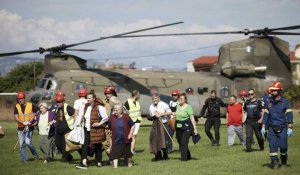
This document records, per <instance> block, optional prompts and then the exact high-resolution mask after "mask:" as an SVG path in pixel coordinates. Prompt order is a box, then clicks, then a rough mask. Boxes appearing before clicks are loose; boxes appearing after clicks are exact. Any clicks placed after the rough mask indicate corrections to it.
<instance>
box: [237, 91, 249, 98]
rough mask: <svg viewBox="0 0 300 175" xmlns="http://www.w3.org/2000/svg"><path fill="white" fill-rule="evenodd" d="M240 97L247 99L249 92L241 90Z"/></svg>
mask: <svg viewBox="0 0 300 175" xmlns="http://www.w3.org/2000/svg"><path fill="white" fill-rule="evenodd" d="M239 95H240V97H247V95H248V92H247V91H246V90H240V93H239Z"/></svg>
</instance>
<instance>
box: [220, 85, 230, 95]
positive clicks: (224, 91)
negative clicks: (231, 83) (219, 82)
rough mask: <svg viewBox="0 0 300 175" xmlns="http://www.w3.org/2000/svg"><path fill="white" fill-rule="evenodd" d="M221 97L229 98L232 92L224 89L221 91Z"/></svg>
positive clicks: (226, 88)
mask: <svg viewBox="0 0 300 175" xmlns="http://www.w3.org/2000/svg"><path fill="white" fill-rule="evenodd" d="M220 95H221V97H229V95H230V91H229V89H228V87H222V88H221V89H220Z"/></svg>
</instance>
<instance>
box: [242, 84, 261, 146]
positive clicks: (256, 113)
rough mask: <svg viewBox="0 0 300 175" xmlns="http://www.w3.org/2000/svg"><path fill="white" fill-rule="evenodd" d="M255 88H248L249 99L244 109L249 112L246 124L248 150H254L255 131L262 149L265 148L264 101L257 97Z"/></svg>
mask: <svg viewBox="0 0 300 175" xmlns="http://www.w3.org/2000/svg"><path fill="white" fill-rule="evenodd" d="M255 97H256V94H255V90H254V89H249V90H248V100H247V101H246V102H245V104H244V111H245V112H246V113H247V119H246V121H245V124H246V151H247V152H251V151H252V145H253V132H254V134H255V136H256V138H257V142H258V145H259V148H260V150H261V151H263V150H264V139H263V136H262V134H261V132H260V130H261V123H262V112H263V105H262V102H261V101H260V100H258V99H256V98H255Z"/></svg>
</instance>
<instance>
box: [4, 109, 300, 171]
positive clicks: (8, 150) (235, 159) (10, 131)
mask: <svg viewBox="0 0 300 175" xmlns="http://www.w3.org/2000/svg"><path fill="white" fill-rule="evenodd" d="M294 118H295V124H294V125H295V127H294V135H293V137H291V138H289V151H288V153H289V160H288V164H289V167H287V168H281V169H279V170H272V169H270V168H269V167H268V166H267V165H268V164H269V163H270V160H269V149H268V143H265V147H266V149H265V151H263V152H261V151H254V152H252V153H246V152H244V151H243V149H244V147H243V146H242V145H239V144H238V138H236V143H237V145H236V146H234V147H231V148H228V147H227V144H226V143H227V129H226V126H225V125H222V126H221V146H220V147H211V146H210V143H209V139H208V138H207V136H206V135H205V133H204V127H203V125H202V124H199V125H198V131H200V134H201V136H202V140H201V141H200V143H199V144H198V145H196V146H195V145H193V144H192V142H190V149H191V153H192V157H193V160H191V161H188V162H181V161H180V160H179V153H178V151H175V152H173V153H172V154H170V155H169V156H170V160H168V161H160V162H151V159H152V158H153V155H152V154H150V153H149V145H148V143H149V133H150V129H151V128H150V127H149V126H144V127H142V128H141V130H140V133H139V136H138V143H137V150H138V153H137V154H136V155H135V156H134V161H135V163H136V165H135V166H134V167H132V168H127V167H126V166H123V167H122V166H121V167H120V168H118V169H113V168H112V167H111V166H108V165H105V166H104V167H102V168H97V167H95V166H93V165H92V166H90V167H89V168H88V170H78V169H76V168H75V165H76V164H77V163H78V162H79V160H80V157H79V155H78V153H77V152H74V153H73V156H74V157H75V161H73V162H72V163H62V162H60V161H59V158H60V155H57V156H56V157H55V161H54V162H51V163H48V164H43V160H39V161H38V162H33V161H29V162H28V163H26V164H24V163H21V161H20V154H19V151H18V148H19V147H17V149H16V151H15V152H12V149H13V147H14V145H15V143H16V141H17V134H16V124H15V123H7V122H2V123H1V125H2V127H3V128H5V129H6V130H5V131H6V136H5V137H4V138H2V139H0V148H1V149H0V156H1V157H0V175H11V174H12V175H15V174H19V175H26V174H30V175H33V174H39V175H42V174H51V175H53V174H72V175H79V174H80V175H81V174H85V175H87V174H138V175H144V174H180V175H186V174H193V175H196V174H300V166H299V164H300V149H299V145H300V139H299V133H300V119H299V115H298V114H297V115H296V114H295V115H294ZM37 141H38V135H37V132H36V131H35V134H34V136H33V142H34V145H35V146H36V148H37V149H38V144H37ZM254 149H258V146H257V145H255V146H254ZM27 150H28V155H29V156H31V154H30V153H29V149H27ZM176 150H178V147H176ZM38 151H39V150H38ZM39 153H40V152H39ZM40 155H41V153H40ZM103 155H104V156H103V160H104V161H106V160H107V156H106V155H105V154H103Z"/></svg>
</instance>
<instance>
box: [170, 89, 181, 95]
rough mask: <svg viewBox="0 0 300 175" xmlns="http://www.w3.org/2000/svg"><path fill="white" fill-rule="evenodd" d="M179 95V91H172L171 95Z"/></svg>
mask: <svg viewBox="0 0 300 175" xmlns="http://www.w3.org/2000/svg"><path fill="white" fill-rule="evenodd" d="M180 94H181V93H180V91H179V90H177V89H176V90H173V91H172V95H180Z"/></svg>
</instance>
